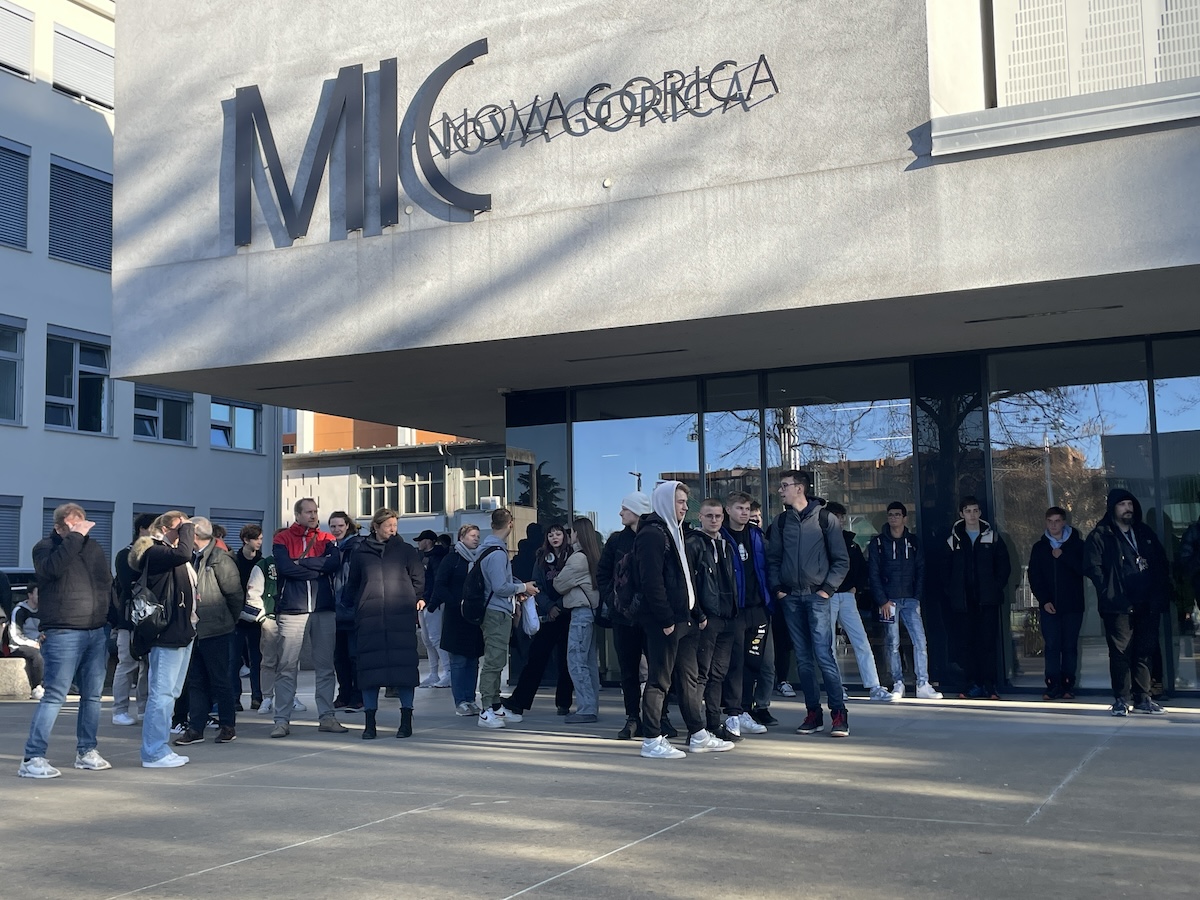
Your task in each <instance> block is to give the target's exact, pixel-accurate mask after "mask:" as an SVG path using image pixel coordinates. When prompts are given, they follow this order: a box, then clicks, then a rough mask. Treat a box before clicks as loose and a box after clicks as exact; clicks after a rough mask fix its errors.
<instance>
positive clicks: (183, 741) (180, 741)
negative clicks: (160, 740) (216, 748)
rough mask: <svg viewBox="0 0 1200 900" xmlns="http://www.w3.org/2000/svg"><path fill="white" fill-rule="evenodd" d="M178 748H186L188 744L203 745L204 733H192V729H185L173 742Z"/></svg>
mask: <svg viewBox="0 0 1200 900" xmlns="http://www.w3.org/2000/svg"><path fill="white" fill-rule="evenodd" d="M171 743H172V744H174V745H175V746H176V747H186V746H187V745H188V744H203V743H204V732H203V731H192V729H190V728H185V729H184V730H183V734H181V735H179V737H177V738H175V740H173V741H171Z"/></svg>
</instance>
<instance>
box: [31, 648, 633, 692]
mask: <svg viewBox="0 0 1200 900" xmlns="http://www.w3.org/2000/svg"><path fill="white" fill-rule="evenodd" d="M10 652H11V653H12V655H13V656H15V657H17V658H18V659H23V660H25V676H26V677H27V678H28V679H29V689H30V690H33V689H34V688H35V687H37V686H38V685H39V684H41V683H42V679H43V678H44V677H45V674H46V664H45V663H44V662H43V661H42V651H41V650H39V649H38V648H37V647H26V646H20V647H13V648H12V649H11V651H10ZM635 674H636V673H635Z"/></svg>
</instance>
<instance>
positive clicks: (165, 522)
mask: <svg viewBox="0 0 1200 900" xmlns="http://www.w3.org/2000/svg"><path fill="white" fill-rule="evenodd" d="M186 518H187V516H185V515H184V514H183V513H182V512H180V511H179V510H177V509H172V510H168V511H167V512H165V513H163V514H162V515H161V516H159V517H158V518H157V519H155V520H154V521H153V522H152V523H151V524H150V533H151V534H165V533H166V532H168V531H170V530H171V529H172V528H174V527H175V523H177V522H178V521H179V520H180V519H186Z"/></svg>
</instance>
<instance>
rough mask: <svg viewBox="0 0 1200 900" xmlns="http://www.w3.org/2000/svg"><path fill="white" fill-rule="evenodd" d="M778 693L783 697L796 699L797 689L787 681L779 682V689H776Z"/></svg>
mask: <svg viewBox="0 0 1200 900" xmlns="http://www.w3.org/2000/svg"><path fill="white" fill-rule="evenodd" d="M775 690H776V692H777V693H779V695H780V696H782V697H795V696H796V689H795V688H793V687H792V686H791V685H790V684H788V683H787V682H786V681H781V682H779V687H777V688H775Z"/></svg>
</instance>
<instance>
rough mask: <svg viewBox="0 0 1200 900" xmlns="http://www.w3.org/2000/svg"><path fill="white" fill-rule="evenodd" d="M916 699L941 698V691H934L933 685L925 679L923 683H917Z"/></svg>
mask: <svg viewBox="0 0 1200 900" xmlns="http://www.w3.org/2000/svg"><path fill="white" fill-rule="evenodd" d="M917 699H918V700H941V699H942V693H941V691H935V690H934V689H933V685H932V684H930V683H929V682H928V681H926V682H925V683H924V684H918V685H917Z"/></svg>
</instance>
